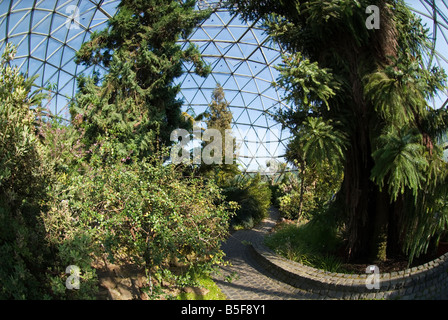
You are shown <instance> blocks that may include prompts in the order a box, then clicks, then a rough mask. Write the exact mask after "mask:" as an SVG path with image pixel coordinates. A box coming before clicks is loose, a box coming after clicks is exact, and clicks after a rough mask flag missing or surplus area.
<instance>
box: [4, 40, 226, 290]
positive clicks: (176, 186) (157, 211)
mask: <svg viewBox="0 0 448 320" xmlns="http://www.w3.org/2000/svg"><path fill="white" fill-rule="evenodd" d="M13 56H14V49H13V48H11V47H9V46H8V49H7V51H6V52H5V54H4V55H3V60H2V69H1V71H0V72H1V76H2V77H1V79H2V83H1V86H0V155H1V157H0V163H1V166H0V256H1V259H0V299H42V298H43V299H93V298H95V297H96V294H97V292H98V277H97V274H96V270H95V268H94V265H95V264H94V263H95V262H96V261H97V260H99V259H106V261H108V262H115V263H118V264H120V263H131V264H134V265H136V266H137V267H140V268H141V269H145V270H146V274H147V275H148V283H147V288H146V289H147V291H148V293H149V294H150V296H151V297H153V298H156V297H157V296H158V294H159V293H160V292H161V291H160V290H157V289H160V286H161V284H162V280H165V283H166V281H168V282H169V283H171V284H172V285H173V286H178V285H181V286H182V285H189V284H190V285H191V284H193V282H194V281H195V280H194V277H192V276H191V275H192V274H195V275H197V274H205V275H206V274H208V273H209V272H210V271H211V270H213V268H215V267H216V266H217V265H218V264H220V263H221V262H222V261H223V252H222V251H221V250H220V244H221V241H222V240H224V239H225V237H226V235H227V232H228V229H229V225H228V224H229V219H230V216H231V214H232V212H233V205H232V204H231V203H229V202H228V201H225V200H224V198H223V195H222V193H221V189H220V188H219V187H218V186H217V185H216V184H215V183H214V181H213V180H207V179H203V178H198V177H193V176H189V175H188V174H186V173H185V172H183V171H182V170H181V169H180V168H179V167H175V166H174V165H171V164H166V163H165V162H164V159H166V158H167V154H168V153H167V152H165V151H158V152H156V153H154V154H153V156H151V157H146V158H138V159H137V157H136V156H133V155H129V156H127V157H126V158H121V157H118V156H117V148H119V147H120V145H119V144H117V143H116V139H115V138H114V137H113V136H104V137H101V139H99V140H98V141H97V142H95V143H90V144H88V147H87V146H86V144H85V143H84V136H85V128H84V127H83V126H73V125H67V124H65V125H62V124H60V123H58V121H56V120H51V119H48V118H45V117H39V116H38V115H39V114H40V112H38V110H37V111H34V109H35V107H38V106H39V102H40V98H42V96H40V95H39V92H36V93H33V92H31V84H32V79H26V78H24V77H23V76H22V75H20V74H19V72H18V69H16V68H10V67H8V66H7V62H9V61H10V60H11V59H12V58H13ZM33 108H34V109H33ZM174 262H175V263H176V265H177V266H179V265H181V266H182V270H181V272H174V271H179V270H174V269H172V268H171V267H172V265H173V263H174ZM70 266H72V267H70ZM73 266H75V267H73ZM77 270H79V274H68V273H67V272H68V271H72V272H73V271H75V273H76V271H77ZM77 276H79V277H77ZM73 277H76V278H77V279H79V289H77V290H69V288H68V286H67V282H66V281H67V280H71V279H73ZM70 283H72V282H70ZM72 284H76V282H73V283H72ZM151 294H152V295H151Z"/></svg>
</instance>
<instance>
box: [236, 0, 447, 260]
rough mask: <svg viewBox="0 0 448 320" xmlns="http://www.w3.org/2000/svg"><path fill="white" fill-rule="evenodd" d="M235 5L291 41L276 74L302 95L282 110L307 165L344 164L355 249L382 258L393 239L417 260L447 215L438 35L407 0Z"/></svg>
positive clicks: (342, 198) (350, 246) (292, 153)
mask: <svg viewBox="0 0 448 320" xmlns="http://www.w3.org/2000/svg"><path fill="white" fill-rule="evenodd" d="M372 4H376V5H377V6H378V7H379V9H380V12H381V28H380V29H378V30H375V29H372V30H369V29H367V28H366V27H365V21H366V18H367V16H366V13H365V8H366V7H367V6H369V5H372ZM229 7H233V8H236V7H237V8H238V10H239V11H240V12H242V15H243V17H244V18H245V19H248V20H256V19H262V20H263V21H264V24H265V26H266V28H267V29H268V31H269V33H270V35H271V36H272V37H273V38H274V39H275V40H277V41H279V42H281V43H282V44H283V45H284V46H285V47H286V48H288V50H289V52H290V55H288V56H284V58H283V60H284V64H283V65H282V66H280V68H279V70H280V72H281V75H280V77H279V79H278V81H277V85H281V86H283V87H285V88H287V89H290V90H289V92H288V93H287V95H286V97H285V99H287V100H289V101H290V102H292V103H293V107H292V108H291V109H290V110H286V111H279V112H278V114H277V119H278V120H279V121H280V122H281V123H282V124H283V125H284V126H285V127H288V128H290V129H291V130H292V132H293V133H294V135H295V137H294V139H293V140H292V141H291V144H290V145H289V146H288V151H289V159H288V160H290V161H292V160H295V161H297V163H298V165H299V170H300V171H301V172H305V171H306V166H310V165H311V166H315V165H316V166H317V165H319V164H320V163H322V159H327V161H328V160H330V161H331V163H332V165H333V166H334V167H335V168H341V169H342V171H343V173H344V175H343V177H344V180H343V183H342V184H341V189H340V190H339V192H338V194H337V197H336V201H335V202H334V203H333V206H334V207H335V208H336V207H337V208H340V209H341V210H342V214H341V215H340V218H341V219H342V220H343V222H344V223H345V225H346V231H347V233H346V235H347V255H348V256H350V257H353V258H355V257H358V258H365V259H371V260H375V259H380V260H381V259H385V258H386V251H385V250H387V254H389V255H391V256H393V255H400V254H401V253H403V252H405V253H406V254H408V257H409V260H410V261H412V259H413V258H414V257H415V256H418V255H420V254H423V253H424V252H426V250H427V249H428V246H429V244H430V243H436V241H433V239H436V238H437V235H438V234H439V233H440V232H441V230H443V228H446V227H447V226H446V223H445V222H444V221H446V216H445V214H446V210H445V209H443V205H442V204H444V203H445V204H446V193H439V192H431V191H433V190H436V189H443V188H444V186H445V185H446V179H447V175H446V172H447V170H446V163H445V162H443V161H442V156H441V152H440V146H439V145H438V142H439V141H440V138H441V137H442V136H444V135H446V132H447V129H448V126H447V121H446V119H447V114H448V112H447V109H446V107H443V108H440V109H439V110H434V109H432V108H431V107H430V106H429V105H428V102H427V101H429V100H430V99H431V98H433V97H435V96H436V95H437V94H438V92H439V91H440V90H443V89H444V88H445V83H446V82H445V81H446V75H445V72H444V71H443V70H441V69H440V68H437V67H433V68H429V69H428V68H427V67H426V64H425V59H424V58H423V57H424V52H430V50H431V45H430V37H429V33H428V30H427V29H425V27H424V26H423V24H422V22H421V19H418V18H417V17H416V16H415V15H414V14H412V12H411V11H410V10H409V8H408V7H407V6H406V4H405V2H404V1H402V0H398V1H395V0H393V1H392V0H391V1H377V2H376V3H372V2H371V1H367V0H358V1H349V0H337V1H329V0H328V1H293V0H285V1H280V2H279V1H271V0H268V1H265V0H263V1H259V0H251V1H242V0H241V1H240V0H231V1H229ZM435 176H437V178H435V179H434V178H433V177H435ZM302 181H303V180H302ZM301 189H302V192H301V193H302V195H303V194H304V189H305V188H304V186H302V188H301ZM429 190H431V191H429ZM410 207H412V208H413V209H411V210H409V208H410ZM432 210H437V216H438V218H437V219H436V220H434V219H433V217H434V214H435V212H434V213H433V214H429V213H428V212H432ZM442 216H443V217H442ZM417 222H418V226H417ZM410 234H412V235H413V236H412V237H411V236H408V235H410ZM380 242H381V244H380ZM375 248H382V249H381V250H380V251H381V252H379V251H377V249H375ZM386 248H387V249H386Z"/></svg>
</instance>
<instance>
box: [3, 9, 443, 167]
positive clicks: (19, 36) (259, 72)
mask: <svg viewBox="0 0 448 320" xmlns="http://www.w3.org/2000/svg"><path fill="white" fill-rule="evenodd" d="M220 2H221V1H214V0H209V1H206V0H202V1H199V2H198V9H199V10H201V9H203V8H208V7H210V6H211V7H213V8H215V12H214V13H213V14H212V16H211V17H210V18H209V19H208V20H206V21H204V22H203V23H202V24H201V25H200V26H199V27H198V28H197V29H196V30H195V31H194V32H193V33H192V34H191V36H190V37H189V38H188V39H187V40H182V41H181V42H193V43H195V44H197V45H198V47H199V48H200V51H201V53H202V55H203V58H204V59H205V60H206V61H207V62H208V63H209V64H210V65H211V66H212V73H211V74H210V75H209V76H208V77H207V78H201V77H198V76H196V75H194V74H193V73H192V72H190V70H189V66H187V65H186V66H185V70H186V73H185V74H184V76H182V77H181V78H179V79H178V82H179V83H180V84H181V88H182V90H181V95H180V98H183V99H184V110H185V111H187V110H189V111H193V112H194V113H196V114H199V113H201V112H203V111H205V110H206V109H207V106H208V105H209V104H210V102H211V94H212V91H213V89H214V88H215V86H216V84H217V83H219V84H221V85H222V87H223V88H224V92H225V97H226V100H227V101H228V102H229V104H230V110H231V111H232V113H233V127H232V129H233V131H234V135H235V136H236V138H237V144H238V145H239V146H240V150H239V161H240V163H241V164H242V166H243V169H244V170H246V171H247V172H252V171H257V170H259V169H260V168H266V163H267V161H270V160H272V159H275V160H277V161H280V162H282V161H283V154H284V150H285V146H286V144H287V142H288V139H289V137H290V134H289V132H287V131H285V130H282V128H281V125H280V124H278V123H276V122H275V121H274V120H273V119H272V117H271V116H270V115H271V114H272V113H273V111H274V110H275V109H277V108H287V107H288V106H287V105H286V104H285V103H284V102H283V101H282V96H283V93H282V92H281V90H278V89H275V88H273V87H272V86H271V83H272V82H273V81H275V80H276V78H277V76H278V72H277V71H276V70H275V68H274V66H275V65H278V64H279V63H280V62H281V53H282V50H281V48H280V47H279V46H278V45H276V44H275V43H274V42H272V41H271V40H270V39H269V38H268V36H267V35H266V34H265V33H264V32H263V29H262V28H261V26H260V23H258V22H254V23H245V22H243V21H242V20H241V19H240V18H239V16H238V15H237V14H234V15H232V14H230V13H229V12H228V11H227V10H225V9H220V8H219V4H220ZM118 3H119V1H118V0H35V1H30V0H0V51H3V49H4V48H5V43H7V42H10V43H13V44H15V45H17V47H18V52H17V55H16V60H15V61H14V63H15V64H17V65H19V66H20V68H21V70H22V71H23V72H24V73H28V75H29V76H33V75H39V77H38V78H37V80H36V85H37V86H40V87H46V86H48V85H49V84H51V85H52V88H53V91H54V94H53V96H52V99H51V100H50V101H49V107H50V110H51V112H52V113H54V114H56V115H59V116H61V117H62V118H68V117H69V112H68V110H67V104H68V102H69V101H70V99H71V98H72V97H74V96H75V94H76V81H75V78H76V76H77V75H79V74H81V73H84V74H90V73H92V72H93V71H94V67H90V68H86V67H84V66H81V65H79V66H78V65H76V64H75V62H74V56H75V52H76V51H77V50H78V49H79V48H80V47H81V44H82V43H83V42H85V41H88V40H89V38H90V34H91V33H92V32H93V31H96V30H102V29H104V28H105V27H106V22H107V20H108V19H109V18H110V17H112V16H113V15H114V14H115V13H116V11H117V5H118ZM407 3H408V4H409V5H410V6H411V7H412V8H414V10H415V12H416V13H417V14H418V15H420V16H421V17H422V19H423V22H424V23H426V24H427V27H429V28H430V29H431V33H432V36H433V44H434V47H433V48H432V50H430V51H429V52H428V63H427V64H428V67H430V66H432V65H439V66H441V67H443V68H445V69H447V68H446V65H447V63H448V60H447V57H448V54H447V53H446V51H447V48H448V38H447V37H448V18H447V17H448V6H447V3H448V0H437V1H435V0H431V1H430V0H419V1H417V0H407ZM366 17H367V15H366ZM98 71H100V72H101V70H98ZM446 100H447V95H446V93H442V94H441V96H440V99H439V100H437V101H433V104H434V105H435V106H436V107H440V106H442V105H443V104H444V103H445V101H446Z"/></svg>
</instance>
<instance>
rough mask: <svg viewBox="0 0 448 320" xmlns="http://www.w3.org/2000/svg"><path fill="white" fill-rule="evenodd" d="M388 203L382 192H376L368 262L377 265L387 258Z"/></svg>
mask: <svg viewBox="0 0 448 320" xmlns="http://www.w3.org/2000/svg"><path fill="white" fill-rule="evenodd" d="M389 212H390V201H389V195H388V194H387V193H386V192H384V191H379V190H378V191H377V193H376V206H375V216H374V219H373V221H372V222H371V223H372V228H373V230H372V240H371V247H370V258H369V260H370V262H372V263H377V262H381V261H385V260H386V258H387V241H388V227H389Z"/></svg>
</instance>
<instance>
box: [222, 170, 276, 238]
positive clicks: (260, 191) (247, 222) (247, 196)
mask: <svg viewBox="0 0 448 320" xmlns="http://www.w3.org/2000/svg"><path fill="white" fill-rule="evenodd" d="M223 194H224V196H225V197H226V199H227V200H228V201H231V202H236V203H237V204H238V207H239V208H238V209H237V211H236V214H235V216H234V217H233V218H232V221H231V224H232V225H233V227H234V228H239V227H243V228H246V229H250V228H252V227H254V226H255V225H256V224H257V223H259V222H260V221H261V220H263V219H264V218H266V217H267V215H268V210H269V207H270V205H271V189H270V188H269V185H268V184H267V183H266V182H264V181H262V179H261V176H260V175H256V176H255V177H246V176H237V177H236V178H234V179H233V180H228V181H227V185H226V186H223Z"/></svg>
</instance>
